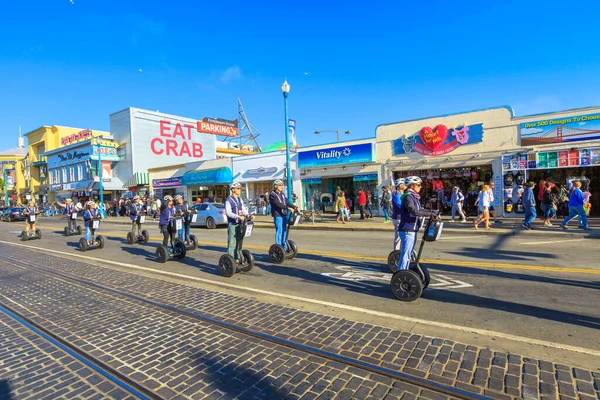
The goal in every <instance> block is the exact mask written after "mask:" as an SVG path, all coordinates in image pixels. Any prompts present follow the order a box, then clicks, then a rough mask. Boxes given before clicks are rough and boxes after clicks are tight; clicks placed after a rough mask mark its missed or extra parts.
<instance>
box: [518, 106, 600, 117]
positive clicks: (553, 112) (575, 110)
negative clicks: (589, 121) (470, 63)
mask: <svg viewBox="0 0 600 400" xmlns="http://www.w3.org/2000/svg"><path fill="white" fill-rule="evenodd" d="M599 108H600V106H588V107H581V108H570V109H568V110H560V111H550V112H545V113H540V114H529V115H523V116H519V117H513V118H512V119H513V120H520V119H525V118H532V117H541V116H544V115H550V114H557V113H568V112H577V111H586V110H592V109H596V110H597V109H599Z"/></svg>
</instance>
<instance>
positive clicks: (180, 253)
mask: <svg viewBox="0 0 600 400" xmlns="http://www.w3.org/2000/svg"><path fill="white" fill-rule="evenodd" d="M173 253H175V258H176V259H178V260H181V259H182V258H183V257H185V253H186V249H185V243H183V242H182V241H181V240H177V241H175V243H173Z"/></svg>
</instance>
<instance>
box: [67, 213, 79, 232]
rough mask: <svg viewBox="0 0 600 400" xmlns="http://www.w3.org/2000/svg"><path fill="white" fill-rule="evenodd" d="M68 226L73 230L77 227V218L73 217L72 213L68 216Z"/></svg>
mask: <svg viewBox="0 0 600 400" xmlns="http://www.w3.org/2000/svg"><path fill="white" fill-rule="evenodd" d="M67 227H68V229H69V231H71V232H73V231H74V230H75V229H77V220H75V219H71V216H70V215H69V216H68V217H67Z"/></svg>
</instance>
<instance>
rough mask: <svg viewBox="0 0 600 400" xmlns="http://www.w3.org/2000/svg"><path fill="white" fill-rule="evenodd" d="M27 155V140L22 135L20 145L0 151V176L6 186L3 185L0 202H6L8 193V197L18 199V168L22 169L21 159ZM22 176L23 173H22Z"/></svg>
mask: <svg viewBox="0 0 600 400" xmlns="http://www.w3.org/2000/svg"><path fill="white" fill-rule="evenodd" d="M26 155H27V149H26V148H25V140H24V139H23V138H22V137H20V138H19V142H18V146H17V147H15V148H13V149H9V150H4V151H0V178H2V180H3V181H4V186H2V187H1V189H2V194H0V198H1V199H2V202H0V204H3V205H4V204H6V194H7V193H8V198H9V199H12V200H14V201H16V200H17V199H16V195H17V193H18V179H17V178H18V174H17V169H19V170H20V163H21V160H23V159H24V158H25V156H26ZM21 178H22V175H21Z"/></svg>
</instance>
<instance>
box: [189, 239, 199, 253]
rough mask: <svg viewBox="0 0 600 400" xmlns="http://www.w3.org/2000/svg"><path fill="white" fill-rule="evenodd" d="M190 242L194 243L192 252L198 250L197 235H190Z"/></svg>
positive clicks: (191, 247) (191, 248)
mask: <svg viewBox="0 0 600 400" xmlns="http://www.w3.org/2000/svg"><path fill="white" fill-rule="evenodd" d="M190 242H192V245H191V246H190V250H196V249H197V248H198V238H197V237H196V236H195V235H190Z"/></svg>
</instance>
